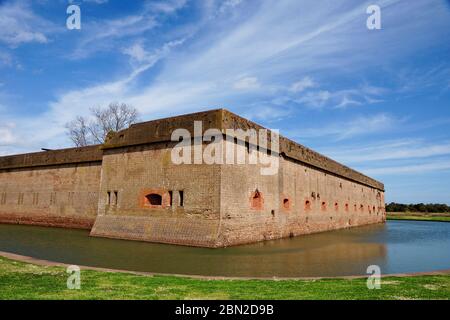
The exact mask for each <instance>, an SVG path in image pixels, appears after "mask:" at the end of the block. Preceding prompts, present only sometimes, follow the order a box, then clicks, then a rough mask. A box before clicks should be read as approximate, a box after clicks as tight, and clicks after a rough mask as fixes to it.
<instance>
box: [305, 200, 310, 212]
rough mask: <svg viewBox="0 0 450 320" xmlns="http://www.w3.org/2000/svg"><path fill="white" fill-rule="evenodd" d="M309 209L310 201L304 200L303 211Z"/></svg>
mask: <svg viewBox="0 0 450 320" xmlns="http://www.w3.org/2000/svg"><path fill="white" fill-rule="evenodd" d="M309 210H311V201H309V200H306V201H305V211H309Z"/></svg>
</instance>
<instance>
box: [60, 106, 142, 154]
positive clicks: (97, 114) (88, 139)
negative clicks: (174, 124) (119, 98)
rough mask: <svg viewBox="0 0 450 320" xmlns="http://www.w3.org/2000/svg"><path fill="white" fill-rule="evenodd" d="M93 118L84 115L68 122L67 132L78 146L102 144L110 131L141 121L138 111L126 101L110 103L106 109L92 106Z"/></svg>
mask: <svg viewBox="0 0 450 320" xmlns="http://www.w3.org/2000/svg"><path fill="white" fill-rule="evenodd" d="M91 113H92V115H91V119H90V120H89V119H87V118H85V117H82V116H78V117H76V118H75V119H74V120H72V121H71V122H69V123H67V124H66V129H67V134H68V136H69V137H70V139H71V140H72V142H73V143H74V145H75V146H77V147H84V146H87V145H91V144H102V143H104V142H105V138H106V136H107V135H108V133H110V132H117V131H119V130H123V129H126V128H128V127H129V126H130V125H132V124H133V123H136V122H137V121H139V113H138V111H137V110H136V109H135V108H133V107H132V106H130V105H127V104H125V103H121V104H119V103H110V104H109V106H108V107H107V108H105V109H102V108H99V107H95V108H91Z"/></svg>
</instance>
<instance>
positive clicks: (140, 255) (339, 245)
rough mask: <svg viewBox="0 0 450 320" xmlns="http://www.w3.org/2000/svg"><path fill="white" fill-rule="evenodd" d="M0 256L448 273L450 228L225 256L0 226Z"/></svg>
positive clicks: (403, 226)
mask: <svg viewBox="0 0 450 320" xmlns="http://www.w3.org/2000/svg"><path fill="white" fill-rule="evenodd" d="M0 251H6V252H12V253H16V254H22V255H26V256H31V257H35V258H39V259H45V260H51V261H57V262H64V263H69V264H78V265H85V266H95V267H104V268H113V269H125V270H133V271H147V272H158V273H176V274H191V275H208V276H248V277H252V276H253V277H273V276H279V277H302V276H343V275H360V274H366V269H367V266H369V265H373V264H375V265H379V266H380V267H381V271H382V273H385V274H386V273H402V272H422V271H433V270H442V269H450V223H445V222H418V221H389V222H387V223H386V224H384V225H383V224H381V225H371V226H365V227H359V228H353V229H347V230H338V231H332V232H325V233H320V234H313V235H306V236H300V237H296V238H291V239H282V240H275V241H267V242H261V243H257V244H252V245H245V246H238V247H230V248H224V249H204V248H190V247H183V246H174V245H164V244H153V243H145V242H136V241H125V240H112V239H104V238H93V237H89V232H88V231H83V230H67V229H58V228H44V227H35V226H18V225H0Z"/></svg>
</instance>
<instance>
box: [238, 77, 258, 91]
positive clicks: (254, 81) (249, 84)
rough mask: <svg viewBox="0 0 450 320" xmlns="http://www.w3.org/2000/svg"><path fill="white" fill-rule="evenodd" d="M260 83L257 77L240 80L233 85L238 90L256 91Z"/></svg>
mask: <svg viewBox="0 0 450 320" xmlns="http://www.w3.org/2000/svg"><path fill="white" fill-rule="evenodd" d="M260 86H261V85H260V83H259V81H258V78H256V77H244V78H241V79H239V80H237V81H236V82H235V83H234V84H233V88H235V89H238V90H255V89H258V88H259V87H260Z"/></svg>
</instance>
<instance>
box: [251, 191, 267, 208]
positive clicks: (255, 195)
mask: <svg viewBox="0 0 450 320" xmlns="http://www.w3.org/2000/svg"><path fill="white" fill-rule="evenodd" d="M263 206H264V199H263V195H262V193H261V192H260V191H259V190H258V189H256V190H255V191H254V192H252V194H251V196H250V208H251V209H254V210H261V209H262V208H263Z"/></svg>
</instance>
